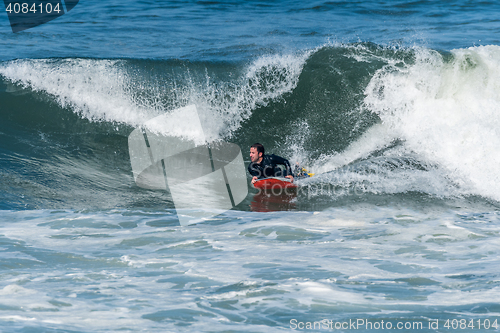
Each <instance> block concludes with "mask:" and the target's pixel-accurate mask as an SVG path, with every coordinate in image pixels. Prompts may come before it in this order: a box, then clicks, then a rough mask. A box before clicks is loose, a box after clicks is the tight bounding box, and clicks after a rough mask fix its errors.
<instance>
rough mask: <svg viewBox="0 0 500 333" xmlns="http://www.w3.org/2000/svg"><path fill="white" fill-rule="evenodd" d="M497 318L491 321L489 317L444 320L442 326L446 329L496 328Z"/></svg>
mask: <svg viewBox="0 0 500 333" xmlns="http://www.w3.org/2000/svg"><path fill="white" fill-rule="evenodd" d="M497 320H498V319H495V321H491V320H489V319H483V320H481V319H475V320H474V319H470V320H466V319H453V320H450V319H448V320H446V322H445V323H444V327H445V328H448V329H450V328H451V329H454V330H456V329H481V328H482V329H490V328H492V329H498V322H497Z"/></svg>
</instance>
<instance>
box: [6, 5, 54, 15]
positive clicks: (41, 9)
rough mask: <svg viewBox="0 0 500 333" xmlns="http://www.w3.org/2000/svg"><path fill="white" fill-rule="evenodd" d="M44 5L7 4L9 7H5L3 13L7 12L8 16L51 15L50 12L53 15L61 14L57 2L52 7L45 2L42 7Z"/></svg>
mask: <svg viewBox="0 0 500 333" xmlns="http://www.w3.org/2000/svg"><path fill="white" fill-rule="evenodd" d="M43 5H44V4H41V3H40V4H38V6H37V5H36V4H35V3H32V4H30V3H27V2H24V3H17V2H16V3H9V5H8V6H7V8H6V9H5V11H7V12H8V13H9V14H12V13H14V14H20V13H22V14H30V13H32V14H36V13H40V14H41V13H48V14H50V13H52V12H55V13H58V14H59V13H60V12H61V10H62V9H61V8H59V2H57V3H56V4H54V5H52V4H51V3H50V2H47V3H45V6H43Z"/></svg>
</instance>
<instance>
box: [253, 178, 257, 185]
mask: <svg viewBox="0 0 500 333" xmlns="http://www.w3.org/2000/svg"><path fill="white" fill-rule="evenodd" d="M256 181H257V176H253V178H252V184H255V182H256Z"/></svg>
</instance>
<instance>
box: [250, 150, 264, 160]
mask: <svg viewBox="0 0 500 333" xmlns="http://www.w3.org/2000/svg"><path fill="white" fill-rule="evenodd" d="M260 155H261V156H262V153H261V154H260ZM259 158H260V156H259V153H258V152H257V148H254V147H251V148H250V161H252V162H258V161H259Z"/></svg>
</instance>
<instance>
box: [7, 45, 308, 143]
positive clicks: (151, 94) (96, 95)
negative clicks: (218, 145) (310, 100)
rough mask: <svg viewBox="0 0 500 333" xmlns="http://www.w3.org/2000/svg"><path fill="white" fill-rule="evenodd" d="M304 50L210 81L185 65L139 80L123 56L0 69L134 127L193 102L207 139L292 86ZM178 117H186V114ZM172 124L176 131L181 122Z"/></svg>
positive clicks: (88, 113)
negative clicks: (168, 76)
mask: <svg viewBox="0 0 500 333" xmlns="http://www.w3.org/2000/svg"><path fill="white" fill-rule="evenodd" d="M310 53H311V52H304V53H301V54H298V55H281V56H280V55H274V56H264V57H261V58H258V59H257V60H256V61H254V62H253V63H251V64H249V65H248V68H247V69H246V71H244V73H243V74H242V75H241V77H239V78H236V79H234V80H232V81H216V80H213V79H212V78H211V77H210V76H209V74H208V73H205V78H204V81H203V82H197V80H196V79H195V78H194V77H193V76H192V75H191V73H190V72H189V70H186V71H185V73H184V74H181V75H180V76H178V77H174V78H172V80H173V82H155V81H154V80H153V81H146V82H143V81H142V80H144V78H142V77H140V74H137V73H135V72H133V73H132V72H131V71H130V70H129V69H128V68H127V62H126V61H115V60H95V59H63V60H60V59H58V60H47V59H41V60H32V59H28V60H16V61H11V62H5V63H2V64H1V65H0V74H1V75H3V76H4V77H5V78H7V79H8V80H10V81H12V82H13V83H16V84H19V85H21V86H23V87H26V88H30V89H33V90H34V91H38V92H45V93H48V94H50V95H52V96H54V97H55V99H56V101H57V102H58V104H59V105H60V106H61V107H69V108H71V109H72V110H73V111H74V112H76V113H78V114H80V115H81V116H82V117H83V118H86V119H89V120H92V121H106V122H117V123H123V124H128V125H131V126H134V127H137V126H141V125H142V124H144V123H145V122H146V121H148V120H150V119H153V118H155V117H157V116H159V115H162V114H164V113H168V112H170V111H171V110H174V109H178V108H179V107H181V106H186V105H189V104H195V105H196V107H197V109H198V115H199V117H200V120H201V123H202V124H203V130H204V136H205V139H206V140H207V141H213V140H217V139H222V138H224V137H228V136H231V134H232V133H233V132H234V131H235V130H236V129H238V128H239V127H240V125H241V123H242V122H243V121H244V120H246V119H248V118H249V117H250V115H251V113H252V111H253V110H254V109H255V108H256V107H258V106H263V105H266V104H267V103H269V102H270V101H272V100H274V99H276V98H280V97H281V96H282V95H283V94H284V93H287V92H289V91H291V90H292V89H294V88H295V87H296V85H297V83H298V79H299V75H300V73H301V72H302V68H303V66H304V64H305V61H306V59H307V58H308V56H309V54H310ZM158 74H162V73H158ZM177 80H179V81H180V82H184V83H183V84H180V83H177V82H176V81H177ZM165 87H166V88H165ZM169 87H171V89H169ZM142 95H147V96H146V97H144V96H142ZM164 100H169V102H164ZM162 101H163V102H162ZM171 116H172V117H174V118H175V117H177V118H175V120H174V121H172V124H173V125H178V124H179V121H182V120H183V119H184V118H183V117H182V115H180V116H179V115H175V114H171ZM179 117H180V118H179ZM184 120H185V123H189V121H190V118H188V119H184ZM181 124H182V122H181ZM170 127H175V126H170ZM177 128H178V129H179V131H180V130H181V129H185V126H184V127H182V126H178V127H177ZM170 129H171V128H170ZM159 130H160V131H161V130H162V129H159ZM179 131H177V132H179Z"/></svg>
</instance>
